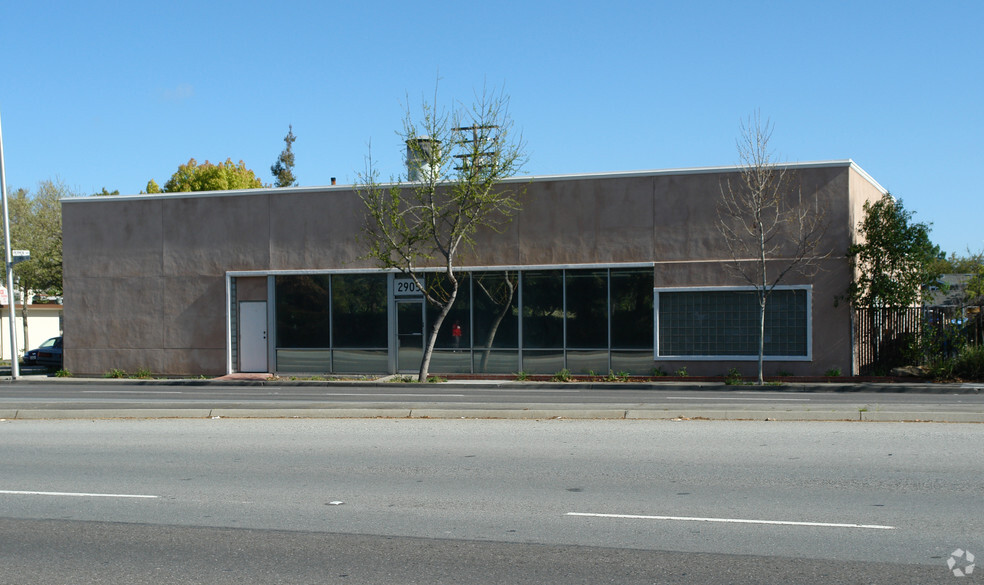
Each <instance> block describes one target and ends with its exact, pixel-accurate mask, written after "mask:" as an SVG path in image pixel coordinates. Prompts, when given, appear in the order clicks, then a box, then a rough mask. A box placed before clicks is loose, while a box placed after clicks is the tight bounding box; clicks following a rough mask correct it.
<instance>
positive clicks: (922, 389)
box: [0, 376, 984, 394]
mask: <svg viewBox="0 0 984 585" xmlns="http://www.w3.org/2000/svg"><path fill="white" fill-rule="evenodd" d="M60 383H68V384H99V385H105V384H125V385H128V386H192V387H194V386H253V387H269V386H277V387H284V386H287V387H289V386H299V387H304V386H307V387H319V386H323V387H329V386H360V387H369V388H402V387H409V388H442V387H444V388H446V387H448V386H457V385H461V386H467V387H469V388H482V387H485V388H502V387H507V388H511V389H518V390H536V389H541V390H563V389H584V390H624V389H626V388H634V389H652V390H680V391H696V392H699V391H702V390H715V391H720V390H729V389H731V390H735V391H741V392H784V393H814V392H832V393H834V392H835V393H855V392H857V393H890V394H906V393H912V394H984V382H957V383H927V382H857V383H851V382H790V383H786V384H783V385H781V386H769V385H765V386H758V385H754V384H752V385H733V386H732V385H727V384H725V383H724V382H717V381H693V382H684V381H681V380H674V381H666V382H529V381H516V380H493V379H490V380H471V379H468V380H455V379H451V380H448V381H447V382H440V383H420V384H418V383H413V384H403V383H398V382H387V381H384V380H285V379H277V380H219V379H208V380H199V379H184V378H175V379H163V380H141V379H138V378H54V377H49V376H29V377H21V378H18V379H17V380H12V379H10V378H9V377H5V378H2V379H0V384H28V385H30V384H45V385H49V384H60Z"/></svg>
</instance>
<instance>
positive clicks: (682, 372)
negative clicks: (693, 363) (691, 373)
mask: <svg viewBox="0 0 984 585" xmlns="http://www.w3.org/2000/svg"><path fill="white" fill-rule="evenodd" d="M673 374H674V375H675V376H679V377H681V378H686V377H687V376H688V374H687V366H683V367H682V368H680V369H679V370H677V371H676V372H673Z"/></svg>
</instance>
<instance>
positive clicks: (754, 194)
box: [718, 113, 830, 384]
mask: <svg viewBox="0 0 984 585" xmlns="http://www.w3.org/2000/svg"><path fill="white" fill-rule="evenodd" d="M772 129H773V125H772V124H771V123H770V122H769V121H768V120H765V121H764V122H763V121H762V120H761V118H760V115H759V114H758V113H756V114H755V115H754V116H752V117H750V118H749V119H748V121H747V122H743V123H742V124H741V125H740V131H741V133H740V136H739V138H738V140H737V146H738V157H739V159H740V161H741V162H740V165H739V166H740V170H739V173H738V177H737V179H736V180H734V181H732V180H731V179H728V180H727V181H726V182H725V184H723V185H722V186H721V201H720V203H719V205H718V228H719V230H720V232H721V235H722V236H724V239H725V242H726V243H727V247H728V251H729V253H730V254H731V258H732V261H731V263H730V264H729V267H730V268H731V269H732V270H733V271H734V272H735V273H737V274H738V275H740V276H741V277H742V278H743V279H744V280H745V281H747V282H748V283H749V284H750V285H752V286H753V287H755V293H756V296H757V298H758V305H759V343H758V383H759V384H762V383H763V376H762V369H763V362H764V358H765V316H766V306H767V304H768V302H769V296H770V295H771V294H772V291H773V290H775V288H776V286H777V285H778V284H779V283H780V282H782V281H783V279H784V278H786V277H787V276H789V275H790V274H793V273H799V274H804V275H807V276H813V275H815V274H816V273H817V271H819V269H820V260H822V259H823V258H826V257H827V256H829V255H830V251H829V250H828V251H825V252H824V251H821V250H820V245H821V242H822V239H823V236H824V233H825V232H826V229H827V223H826V221H825V215H826V214H825V210H824V209H823V208H822V207H821V206H820V202H819V198H818V197H813V198H812V200H810V199H804V198H803V194H802V190H801V188H800V185H799V184H798V180H797V178H796V176H795V173H793V172H790V171H789V170H788V168H787V167H785V166H783V165H781V164H779V163H777V162H775V161H774V160H773V153H772V151H771V150H769V140H770V139H771V138H772Z"/></svg>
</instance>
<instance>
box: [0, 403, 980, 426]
mask: <svg viewBox="0 0 984 585" xmlns="http://www.w3.org/2000/svg"><path fill="white" fill-rule="evenodd" d="M174 418H182V419H220V418H221V419H225V418H228V419H287V418H290V419H352V418H361V419H369V418H389V419H502V420H547V419H557V420H559V419H564V420H635V421H647V420H649V421H657V420H664V421H666V420H674V421H781V422H796V421H803V422H844V421H851V422H933V423H979V424H984V413H973V412H970V413H968V412H915V411H898V412H881V411H876V412H868V411H859V410H858V409H833V410H824V411H789V410H785V411H776V410H738V409H735V410H725V409H706V410H704V409H688V408H676V409H672V410H670V409H628V410H625V409H571V408H569V407H568V408H555V409H553V408H533V409H525V408H524V409H519V408H517V409H507V408H432V407H431V408H276V407H274V408H227V407H226V408H115V409H96V408H80V409H65V408H62V409H21V410H5V411H0V421H16V420H106V419H174Z"/></svg>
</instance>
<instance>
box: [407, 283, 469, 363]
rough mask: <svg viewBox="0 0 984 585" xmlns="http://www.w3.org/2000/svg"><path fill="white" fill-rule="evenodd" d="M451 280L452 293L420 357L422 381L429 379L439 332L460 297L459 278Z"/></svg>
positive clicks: (435, 322)
mask: <svg viewBox="0 0 984 585" xmlns="http://www.w3.org/2000/svg"><path fill="white" fill-rule="evenodd" d="M451 282H452V283H453V285H452V288H451V295H450V296H449V297H448V301H447V302H446V303H444V306H442V307H441V312H440V314H438V316H437V320H436V321H434V327H432V328H431V332H430V335H429V336H428V338H427V345H426V346H424V355H423V356H421V358H420V373H419V374H417V381H418V382H420V383H423V382H426V381H427V375H428V373H429V370H430V361H431V355H433V354H434V346H435V345H436V344H437V334H438V333H439V332H440V331H441V325H443V324H444V319H445V318H446V317H447V316H448V313H450V312H451V307H452V305H454V300H455V299H456V298H458V286H459V285H458V279H456V278H453V277H452V278H451Z"/></svg>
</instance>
